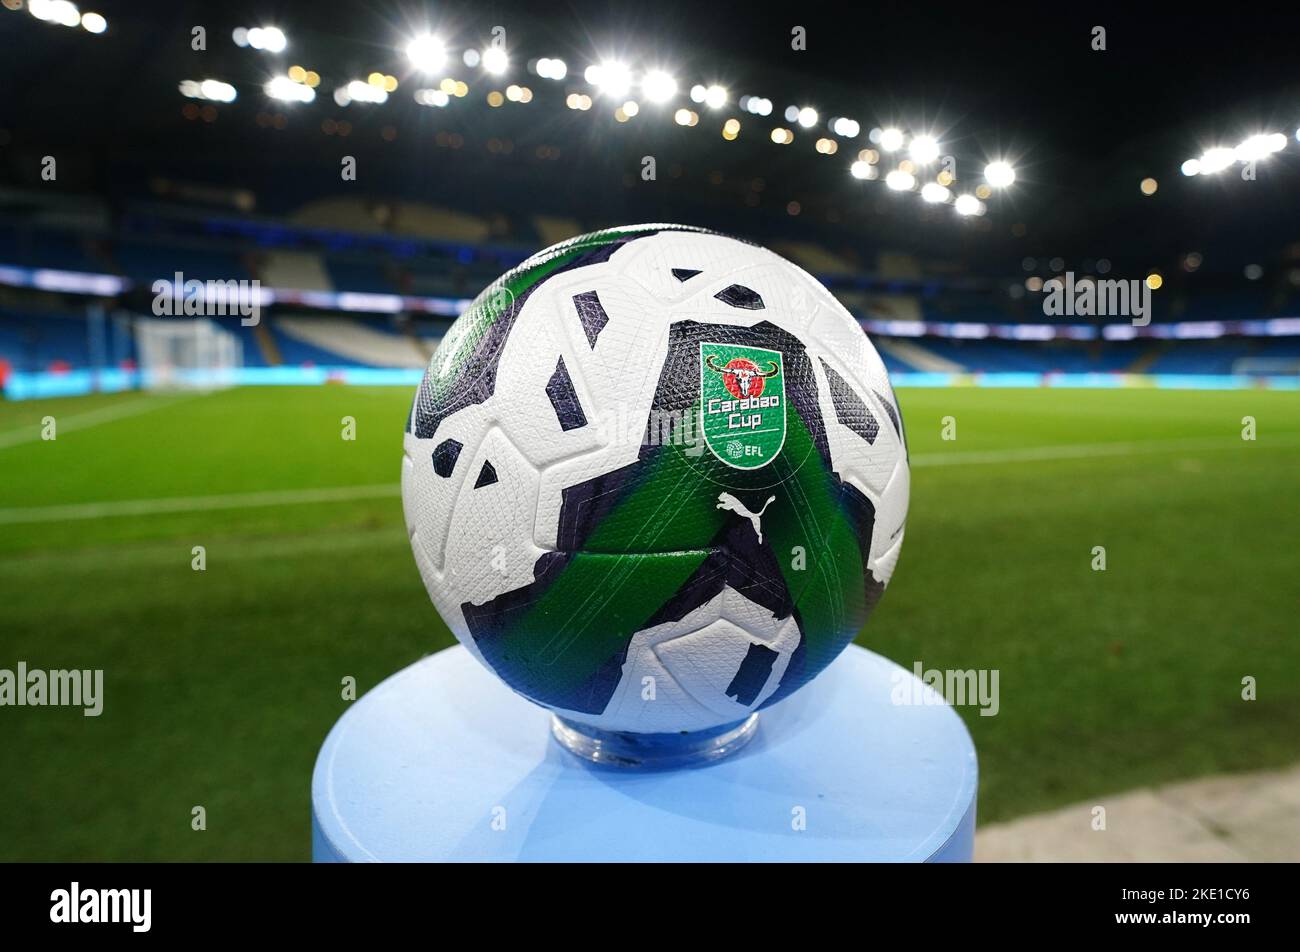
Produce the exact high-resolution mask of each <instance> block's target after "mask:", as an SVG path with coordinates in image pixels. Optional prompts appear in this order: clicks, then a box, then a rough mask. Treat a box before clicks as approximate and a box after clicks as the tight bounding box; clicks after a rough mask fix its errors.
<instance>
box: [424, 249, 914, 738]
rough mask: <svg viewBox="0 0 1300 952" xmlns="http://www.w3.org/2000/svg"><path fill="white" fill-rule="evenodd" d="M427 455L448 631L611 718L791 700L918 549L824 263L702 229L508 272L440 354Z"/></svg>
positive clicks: (690, 714)
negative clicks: (821, 275)
mask: <svg viewBox="0 0 1300 952" xmlns="http://www.w3.org/2000/svg"><path fill="white" fill-rule="evenodd" d="M404 448H405V454H404V459H403V464H402V501H403V505H404V508H405V514H406V525H407V529H408V531H409V533H410V538H411V547H412V549H413V550H414V553H415V559H416V562H417V564H418V566H419V570H420V575H421V576H422V577H423V579H424V583H425V586H426V587H427V588H428V591H429V595H430V597H431V598H432V599H433V603H434V605H435V606H436V607H437V609H438V611H439V613H440V614H441V615H442V618H443V620H444V621H446V623H447V625H448V627H450V629H451V630H452V631H453V632H454V633H455V634H456V637H457V638H458V639H460V641H461V643H462V644H464V645H465V647H466V648H468V649H469V650H470V651H471V652H472V653H473V654H474V655H475V656H476V657H477V658H478V659H479V660H480V661H481V662H482V663H483V664H484V665H486V666H487V667H488V668H489V669H490V670H491V671H493V672H495V673H496V675H497V676H498V677H500V678H501V679H502V680H503V681H505V682H506V684H508V685H509V686H510V687H511V688H513V689H514V690H515V691H518V692H519V693H520V694H522V695H524V696H525V697H527V698H529V699H530V700H532V701H534V702H536V703H537V704H540V705H543V706H544V707H547V708H550V709H551V710H553V711H554V712H556V713H557V714H559V715H561V716H562V717H563V718H566V719H568V720H570V721H573V722H577V723H578V724H582V725H587V726H589V727H593V728H598V729H602V730H608V731H627V732H636V733H650V734H656V733H667V732H674V733H680V732H693V731H704V730H711V729H715V728H721V727H723V726H724V725H728V724H733V723H737V722H740V721H742V720H744V719H745V718H747V717H748V715H749V714H750V713H752V712H753V711H755V710H758V709H759V708H763V707H767V706H769V705H771V704H775V703H776V702H777V701H780V700H781V699H782V698H784V697H786V696H788V695H789V694H790V693H791V692H793V691H795V690H797V689H798V688H799V687H801V686H802V685H804V684H806V683H807V682H808V681H809V680H810V679H811V678H813V677H814V676H815V675H816V674H817V673H818V672H820V671H821V670H822V669H823V668H825V667H826V665H827V664H829V663H830V662H831V661H832V660H833V659H834V658H835V656H836V655H838V654H839V653H840V651H842V650H843V649H844V647H845V646H846V645H847V644H848V643H849V642H850V641H851V640H852V639H853V638H854V636H855V635H856V634H857V633H858V631H859V630H860V629H861V628H862V625H863V624H864V622H865V621H866V619H867V616H868V615H869V614H870V612H871V610H872V608H873V607H874V606H875V604H876V602H877V601H878V600H879V598H880V596H881V593H882V592H883V591H884V588H885V585H886V583H887V582H888V581H889V578H890V575H891V574H892V573H893V570H894V565H895V563H896V562H897V560H898V553H899V549H900V547H901V546H902V542H903V525H904V521H905V519H906V516H907V497H908V481H909V469H908V461H907V447H906V441H905V438H904V430H903V421H902V418H901V416H900V415H899V411H898V403H897V401H896V400H895V398H894V393H893V390H892V388H891V387H890V383H889V378H888V376H887V375H886V373H885V368H884V364H883V363H882V362H881V360H880V357H879V355H878V354H877V353H876V350H875V348H874V347H872V345H871V342H870V341H869V340H868V339H867V337H866V335H865V334H864V333H863V331H862V329H861V327H859V325H858V324H857V322H856V321H855V320H854V319H853V317H852V316H851V315H850V314H849V313H848V312H847V311H846V310H845V309H844V307H843V306H842V305H840V304H839V302H837V301H836V300H835V298H834V297H832V296H831V294H830V293H829V292H828V291H827V290H826V289H825V288H824V287H823V286H822V285H821V284H820V283H818V281H817V280H816V279H814V278H813V277H812V276H810V275H809V274H807V273H806V272H805V271H803V270H801V269H800V268H798V267H796V266H795V265H793V264H791V263H790V262H788V261H786V260H784V259H783V258H781V257H780V256H778V255H777V254H775V253H773V252H771V251H768V250H767V249H764V248H761V247H758V246H755V245H752V244H749V243H746V242H743V241H739V240H736V239H734V238H729V237H726V236H724V235H720V234H716V233H713V232H709V231H704V230H701V229H697V228H688V227H684V226H680V225H638V226H631V227H625V228H613V229H609V230H607V231H599V232H594V233H592V234H589V235H583V236H581V237H578V238H574V239H572V240H570V241H566V242H563V243H561V244H558V245H555V246H554V247H552V248H548V249H547V250H545V251H543V252H540V253H539V254H537V255H534V256H533V257H532V258H529V259H528V260H527V261H525V262H524V263H523V264H521V265H520V266H519V267H517V268H515V269H514V270H512V271H510V272H509V273H507V274H505V275H504V276H502V277H501V278H500V279H499V280H497V281H496V282H495V283H494V284H492V285H491V286H490V287H488V288H487V289H486V290H485V291H484V292H483V293H482V294H480V295H479V297H478V298H476V299H475V301H474V302H473V304H472V305H471V306H470V307H469V309H468V310H467V311H466V312H465V313H464V314H463V315H462V316H461V317H460V318H459V319H458V320H457V321H456V322H455V323H454V324H453V325H452V327H451V329H450V330H449V331H448V333H447V336H446V337H445V338H444V339H443V341H442V343H441V345H440V346H439V347H438V349H437V352H436V353H435V354H434V355H433V359H432V361H431V362H430V364H429V369H428V371H427V373H426V374H425V376H424V380H423V382H422V383H421V384H420V387H419V390H418V391H417V392H416V396H415V401H414V405H413V406H412V408H411V413H410V417H409V419H408V422H407V426H406V435H405V440H404Z"/></svg>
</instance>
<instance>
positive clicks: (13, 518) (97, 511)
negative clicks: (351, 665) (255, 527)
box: [0, 483, 400, 525]
mask: <svg viewBox="0 0 1300 952" xmlns="http://www.w3.org/2000/svg"><path fill="white" fill-rule="evenodd" d="M399 492H400V485H399V484H398V483H381V484H377V485H372V486H331V487H326V488H323V489H286V490H270V491H267V492H253V493H229V494H227V495H224V496H174V497H167V498H163V499H123V500H120V501H117V502H90V503H80V504H76V505H70V506H33V507H31V508H28V509H0V525H5V524H7V525H13V524H15V523H20V522H71V521H74V520H77V519H103V518H105V517H108V516H156V515H163V514H166V513H176V512H209V511H211V510H214V509H252V508H257V507H262V506H300V505H304V504H306V503H319V502H349V501H352V500H357V499H382V498H383V497H385V496H396V495H398V493H399Z"/></svg>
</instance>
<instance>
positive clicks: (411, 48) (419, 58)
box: [406, 33, 447, 73]
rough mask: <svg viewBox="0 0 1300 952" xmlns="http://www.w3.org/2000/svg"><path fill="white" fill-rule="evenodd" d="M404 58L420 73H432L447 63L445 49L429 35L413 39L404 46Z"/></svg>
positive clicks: (435, 38) (438, 40) (440, 42)
mask: <svg viewBox="0 0 1300 952" xmlns="http://www.w3.org/2000/svg"><path fill="white" fill-rule="evenodd" d="M406 58H407V59H409V60H410V61H411V65H412V66H414V67H415V68H416V69H417V70H419V71H420V72H422V73H432V72H436V71H437V70H440V69H442V68H443V66H445V65H446V63H447V47H446V46H444V45H443V42H442V40H440V39H438V37H436V36H433V35H432V34H430V33H424V34H422V35H420V36H417V37H415V38H414V39H413V40H411V42H409V43H407V44H406Z"/></svg>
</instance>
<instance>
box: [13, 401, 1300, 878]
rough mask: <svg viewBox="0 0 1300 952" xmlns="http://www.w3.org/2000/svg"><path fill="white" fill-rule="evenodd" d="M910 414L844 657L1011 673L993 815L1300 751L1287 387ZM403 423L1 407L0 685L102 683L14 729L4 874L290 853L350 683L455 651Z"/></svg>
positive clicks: (994, 729)
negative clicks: (906, 478) (866, 618)
mask: <svg viewBox="0 0 1300 952" xmlns="http://www.w3.org/2000/svg"><path fill="white" fill-rule="evenodd" d="M899 399H900V402H901V403H902V409H903V413H904V418H905V423H906V426H907V434H908V437H909V440H910V449H911V458H912V463H913V467H914V469H913V481H912V503H911V516H910V519H909V523H908V531H907V541H906V543H905V544H904V546H903V555H902V559H901V561H900V563H899V567H898V571H897V574H896V575H895V577H894V580H893V582H892V584H891V586H890V588H889V591H888V592H887V593H886V595H885V598H884V601H883V602H882V604H881V606H880V608H879V609H878V610H877V612H876V614H875V615H874V617H873V618H872V619H871V622H870V624H869V625H868V626H867V628H866V629H865V630H864V632H863V633H862V634H861V636H860V637H859V642H860V643H861V644H863V645H865V646H867V647H869V648H872V649H873V650H875V651H878V652H881V653H882V654H885V655H887V656H889V657H890V658H893V659H894V660H896V661H898V662H900V663H902V664H903V665H904V666H905V667H908V668H911V667H912V666H913V664H914V662H917V661H920V662H921V663H922V664H923V665H924V666H925V667H927V668H939V669H948V668H957V669H967V668H996V669H997V670H998V671H999V677H1000V685H999V686H1000V692H1001V698H1000V702H1001V710H1000V712H999V713H998V714H997V716H994V717H981V716H979V714H978V711H977V710H976V709H975V708H970V707H968V708H964V709H962V711H961V713H962V716H963V717H964V718H965V720H966V722H967V724H968V725H969V726H970V729H971V732H972V734H973V736H974V738H975V742H976V745H977V747H978V749H979V753H980V758H981V789H980V806H979V810H980V819H981V821H989V820H999V819H1006V818H1009V817H1012V816H1015V815H1018V814H1022V813H1025V812H1028V811H1033V810H1038V809H1044V808H1048V807H1052V806H1058V805H1062V804H1065V803H1069V802H1073V801H1077V800H1080V799H1083V798H1088V797H1099V796H1104V795H1105V794H1108V793H1112V792H1118V791H1121V790H1126V789H1129V788H1132V787H1135V786H1139V785H1143V784H1149V783H1156V782H1161V781H1167V780H1172V779H1177V778H1183V777H1190V776H1194V775H1198V774H1204V773H1210V772H1216V771H1225V770H1241V769H1249V768H1256V767H1264V766H1271V765H1277V764H1283V763H1288V762H1291V761H1293V760H1295V759H1296V758H1297V757H1298V756H1300V676H1298V675H1300V637H1297V636H1298V635H1300V626H1298V623H1297V618H1298V617H1300V612H1298V611H1297V608H1298V606H1297V598H1296V595H1297V577H1298V575H1300V572H1298V570H1300V549H1298V547H1297V539H1298V538H1300V531H1298V530H1300V488H1298V487H1300V483H1298V481H1297V473H1300V394H1295V393H1280V392H1268V391H1234V392H1174V391H1157V390H1090V391H1067V390H992V389H950V390H903V391H900V393H899ZM410 400H411V393H410V392H408V391H407V390H406V389H405V388H396V389H362V388H341V387H320V388H309V389H292V388H286V389H240V390H233V391H227V392H221V393H216V394H210V395H203V396H190V395H187V396H179V395H169V396H147V395H141V394H123V395H116V396H102V397H89V398H84V399H82V398H78V399H67V400H52V401H41V402H33V403H18V404H3V403H0V474H2V476H0V668H10V669H12V668H13V667H14V666H15V665H16V664H17V662H19V661H26V662H27V664H28V665H29V666H30V667H40V668H63V667H68V668H74V667H75V668H103V669H104V672H105V675H104V677H105V688H104V693H105V701H104V713H103V714H102V716H100V717H98V718H87V717H83V716H82V715H81V712H80V711H79V710H76V709H68V708H23V709H19V708H13V707H4V708H0V758H2V759H3V764H4V770H3V779H4V782H3V783H0V859H3V860H19V859H128V860H148V859H187V860H202V859H223V860H243V859H283V860H288V859H299V860H300V859H305V858H307V856H308V851H309V811H310V777H311V769H312V764H313V762H314V759H315V756H316V752H317V749H318V748H319V746H320V743H321V741H322V740H323V739H324V737H325V734H326V732H327V731H328V730H329V728H330V726H331V725H332V724H333V722H334V720H335V719H336V718H337V717H338V716H339V715H340V714H342V713H343V711H344V710H345V708H346V707H347V705H348V702H346V701H344V700H343V699H342V698H341V696H340V692H341V687H340V682H341V679H342V678H344V677H345V676H352V677H355V678H356V680H357V684H358V689H359V690H360V691H365V690H367V689H369V688H371V687H373V686H374V685H375V684H376V683H378V682H379V681H380V680H382V679H383V678H384V677H386V676H387V675H389V674H391V673H393V672H395V671H396V670H398V669H399V668H401V667H402V666H404V665H407V664H409V663H411V662H412V661H414V660H416V659H417V658H419V657H420V656H421V655H424V654H426V653H429V652H433V651H437V650H438V649H441V648H444V647H446V646H448V645H450V644H452V641H453V639H452V638H451V636H450V635H449V634H448V632H447V629H446V628H445V626H443V624H442V623H441V621H440V620H439V619H438V617H437V614H436V613H435V612H434V610H433V608H432V606H431V605H430V604H429V601H428V598H427V596H426V595H425V592H424V589H423V587H422V585H421V583H420V580H419V577H418V575H417V573H416V569H415V564H414V560H413V559H412V556H411V553H410V550H409V547H408V544H407V540H406V533H405V531H404V529H403V525H402V515H401V503H400V499H399V497H398V494H397V476H398V472H399V462H400V457H401V434H402V426H403V424H404V422H405V417H406V413H407V410H408V408H409V406H410ZM46 416H53V417H54V418H55V420H56V424H57V426H58V438H57V439H56V440H54V441H44V440H41V439H40V426H41V420H42V418H43V417H46ZM345 416H351V417H354V418H355V419H356V433H357V438H356V440H355V441H351V442H349V441H345V440H343V439H341V437H340V432H341V430H342V423H341V420H342V418H343V417H345ZM1245 416H1251V417H1254V418H1255V420H1256V423H1257V427H1258V438H1257V439H1256V440H1254V441H1246V440H1243V439H1242V438H1241V431H1242V418H1243V417H1245ZM944 417H953V418H954V419H955V421H956V436H957V438H956V439H955V440H951V441H945V440H943V439H942V438H941V429H942V420H943V418H944ZM251 493H259V494H261V493H270V494H284V495H268V496H260V497H251V498H250V497H248V496H245V495H244V494H251ZM232 497H233V498H232ZM168 500H170V502H168ZM303 500H307V501H303ZM130 501H144V502H143V503H139V504H134V503H131V504H128V503H130ZM258 501H260V502H262V503H263V504H262V505H250V503H252V502H258ZM198 545H202V546H204V547H205V548H206V552H207V570H206V571H205V572H196V571H193V570H192V569H191V559H192V555H191V550H192V547H194V546H198ZM1098 545H1100V546H1105V548H1106V555H1107V569H1106V571H1104V572H1098V571H1093V570H1092V567H1091V563H1092V558H1093V556H1092V550H1093V547H1094V546H1098ZM1245 677H1254V678H1256V679H1257V681H1258V700H1255V701H1253V702H1248V701H1244V700H1242V698H1241V692H1242V679H1243V678H1245ZM810 690H815V687H814V688H810ZM195 806H202V807H204V809H205V810H206V816H207V829H206V830H204V831H202V832H196V831H194V830H192V829H191V810H192V808H193V807H195Z"/></svg>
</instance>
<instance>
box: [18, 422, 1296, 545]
mask: <svg viewBox="0 0 1300 952" xmlns="http://www.w3.org/2000/svg"><path fill="white" fill-rule="evenodd" d="M1297 442H1300V436H1294V435H1287V436H1282V437H1272V438H1270V439H1268V440H1266V441H1260V442H1259V443H1258V444H1257V445H1258V446H1259V447H1260V448H1264V449H1267V448H1269V447H1273V446H1294V445H1295V444H1296V443H1297ZM1234 448H1236V449H1242V447H1238V446H1237V444H1236V441H1234V440H1232V439H1229V438H1226V437H1205V438H1200V439H1186V440H1151V441H1148V442H1144V443H1076V444H1068V445H1061V446H1032V447H1025V448H1024V449H1009V450H991V451H989V452H983V453H981V452H953V453H923V454H918V455H916V456H913V457H912V462H911V465H912V466H913V467H918V466H922V467H924V466H964V465H968V464H979V463H1018V462H1039V461H1050V460H1067V459H1088V458H1092V457H1099V456H1126V455H1129V454H1131V453H1163V452H1181V451H1184V450H1213V449H1219V450H1226V449H1234ZM1246 451H1247V452H1251V451H1253V448H1246ZM399 492H400V484H399V483H396V482H394V483H377V484H374V485H369V486H331V487H325V488H321V489H284V490H269V491H266V492H251V493H229V494H227V495H222V496H172V497H165V498H162V499H123V500H120V501H116V502H91V503H79V504H74V505H67V506H33V507H30V508H16V509H0V525H14V524H17V523H34V522H71V521H75V520H78V519H103V518H107V517H111V516H154V515H163V514H167V513H178V512H207V511H211V510H214V509H252V508H257V507H265V506H298V505H305V504H309V503H321V502H349V501H352V500H358V499H382V498H385V497H388V496H397V495H398V494H399Z"/></svg>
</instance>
